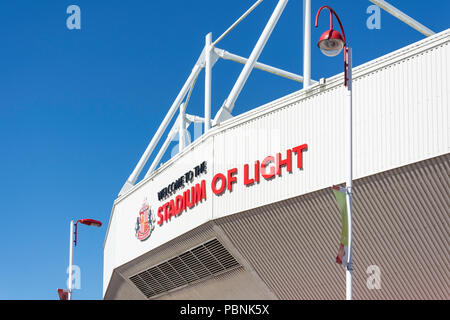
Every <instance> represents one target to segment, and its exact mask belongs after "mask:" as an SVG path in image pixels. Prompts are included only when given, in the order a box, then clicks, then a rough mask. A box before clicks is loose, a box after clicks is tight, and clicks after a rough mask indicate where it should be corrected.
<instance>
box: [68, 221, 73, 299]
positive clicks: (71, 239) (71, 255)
mask: <svg viewBox="0 0 450 320" xmlns="http://www.w3.org/2000/svg"><path fill="white" fill-rule="evenodd" d="M73 225H74V223H73V220H71V221H70V247H69V248H70V249H69V283H68V288H67V289H68V291H69V292H68V298H67V299H68V300H72V289H73V288H72V287H73V284H72V282H73V278H72V274H73Z"/></svg>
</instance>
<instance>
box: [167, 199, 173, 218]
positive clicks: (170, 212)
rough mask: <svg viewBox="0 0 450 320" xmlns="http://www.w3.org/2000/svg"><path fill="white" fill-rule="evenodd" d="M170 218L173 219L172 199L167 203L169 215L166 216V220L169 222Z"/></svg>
mask: <svg viewBox="0 0 450 320" xmlns="http://www.w3.org/2000/svg"><path fill="white" fill-rule="evenodd" d="M172 217H175V201H173V199H172V200H170V202H169V214H168V215H167V220H170V218H172ZM167 220H166V221H167Z"/></svg>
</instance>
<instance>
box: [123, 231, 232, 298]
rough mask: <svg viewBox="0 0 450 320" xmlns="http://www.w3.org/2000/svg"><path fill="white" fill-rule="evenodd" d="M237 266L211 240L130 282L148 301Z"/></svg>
mask: <svg viewBox="0 0 450 320" xmlns="http://www.w3.org/2000/svg"><path fill="white" fill-rule="evenodd" d="M239 266H240V265H239V263H238V262H237V261H236V259H235V258H234V257H233V256H232V255H231V254H230V253H229V252H228V250H227V249H226V248H225V247H224V246H223V245H222V244H221V243H220V242H219V240H217V239H212V240H210V241H208V242H206V243H204V244H202V245H199V246H198V247H195V248H193V249H191V250H189V251H186V252H184V253H182V254H181V255H179V256H177V257H174V258H172V259H170V260H168V261H166V262H163V263H161V264H158V265H157V266H154V267H151V268H150V269H148V270H145V271H142V272H141V273H138V274H136V275H134V276H132V277H130V280H131V282H133V283H134V285H135V286H136V287H137V288H138V289H139V290H140V291H141V292H142V293H143V294H144V295H145V296H146V297H147V298H150V297H153V296H156V295H159V294H161V293H164V292H167V291H170V290H174V289H177V288H180V287H183V286H186V285H188V284H191V283H193V282H196V281H199V280H205V279H208V278H211V277H213V276H216V275H218V274H221V273H223V272H224V271H228V270H231V269H235V268H236V267H239Z"/></svg>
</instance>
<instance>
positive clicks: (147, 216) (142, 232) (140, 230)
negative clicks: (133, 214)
mask: <svg viewBox="0 0 450 320" xmlns="http://www.w3.org/2000/svg"><path fill="white" fill-rule="evenodd" d="M153 229H155V218H154V216H153V212H152V210H151V209H150V206H149V204H148V203H147V201H145V202H144V204H143V205H142V207H141V209H140V210H139V216H138V217H137V220H136V227H135V231H136V238H138V239H139V240H141V241H144V240H146V239H148V238H149V237H150V235H151V234H152V231H153Z"/></svg>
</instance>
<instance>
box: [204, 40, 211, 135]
mask: <svg viewBox="0 0 450 320" xmlns="http://www.w3.org/2000/svg"><path fill="white" fill-rule="evenodd" d="M211 42H212V33H211V32H210V33H208V34H207V35H206V38H205V133H207V132H208V130H209V128H210V127H211V79H212V63H211V54H212V49H213V47H212V45H211Z"/></svg>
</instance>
